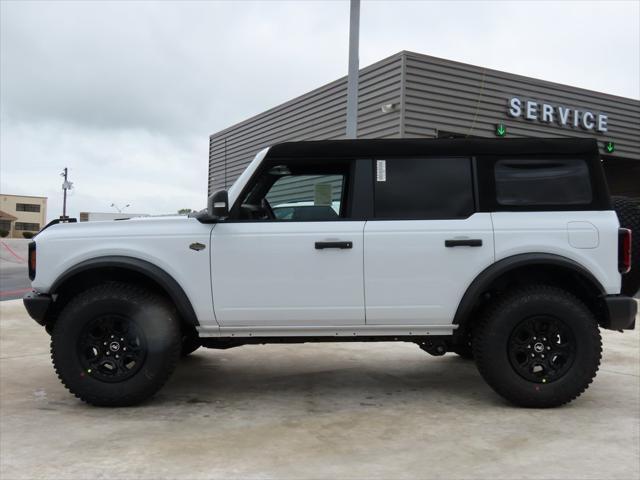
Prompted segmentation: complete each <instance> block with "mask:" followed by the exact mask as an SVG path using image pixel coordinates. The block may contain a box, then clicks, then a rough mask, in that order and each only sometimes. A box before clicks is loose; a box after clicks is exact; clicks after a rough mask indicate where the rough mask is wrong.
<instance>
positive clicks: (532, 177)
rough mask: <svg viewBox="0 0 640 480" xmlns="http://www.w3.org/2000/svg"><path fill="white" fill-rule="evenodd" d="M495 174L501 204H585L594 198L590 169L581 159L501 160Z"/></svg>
mask: <svg viewBox="0 0 640 480" xmlns="http://www.w3.org/2000/svg"><path fill="white" fill-rule="evenodd" d="M494 173H495V182H496V199H497V201H498V204H500V205H504V206H514V207H522V206H535V205H585V204H589V203H591V201H592V193H591V183H590V176H589V168H588V167H587V163H586V162H585V161H584V160H581V159H501V160H498V161H497V162H496V164H495V170H494Z"/></svg>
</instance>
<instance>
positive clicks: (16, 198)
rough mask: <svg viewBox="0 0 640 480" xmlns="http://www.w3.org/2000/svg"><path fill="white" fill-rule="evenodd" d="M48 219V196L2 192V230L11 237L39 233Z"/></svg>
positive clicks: (0, 199) (0, 202)
mask: <svg viewBox="0 0 640 480" xmlns="http://www.w3.org/2000/svg"><path fill="white" fill-rule="evenodd" d="M46 220H47V197H32V196H28V195H4V194H0V232H9V233H8V234H7V236H8V237H9V238H23V237H24V235H23V233H25V232H30V233H33V234H35V233H37V232H38V231H39V230H40V229H41V228H42V227H44V225H45V224H46Z"/></svg>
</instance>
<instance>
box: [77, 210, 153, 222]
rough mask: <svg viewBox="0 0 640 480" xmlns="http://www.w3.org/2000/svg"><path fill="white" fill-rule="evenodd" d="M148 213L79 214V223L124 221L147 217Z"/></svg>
mask: <svg viewBox="0 0 640 480" xmlns="http://www.w3.org/2000/svg"><path fill="white" fill-rule="evenodd" d="M148 216H149V214H148V213H129V212H120V213H119V212H80V221H81V222H102V221H106V220H126V219H128V218H133V217H148Z"/></svg>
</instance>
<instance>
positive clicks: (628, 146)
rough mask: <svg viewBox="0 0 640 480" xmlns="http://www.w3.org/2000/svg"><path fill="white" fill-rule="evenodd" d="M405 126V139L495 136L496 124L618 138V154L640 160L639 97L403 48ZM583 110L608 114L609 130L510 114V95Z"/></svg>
mask: <svg viewBox="0 0 640 480" xmlns="http://www.w3.org/2000/svg"><path fill="white" fill-rule="evenodd" d="M405 55H406V69H407V71H406V75H405V76H406V84H405V85H404V88H405V97H406V100H405V109H404V129H405V134H406V136H407V137H423V136H426V137H432V136H436V135H437V131H438V130H441V131H447V132H453V133H458V134H462V135H469V136H478V137H494V136H495V134H494V129H495V125H496V124H497V123H503V124H504V125H505V126H506V127H507V136H509V137H567V138H571V137H574V138H575V137H589V138H596V139H597V140H598V141H599V145H600V148H601V152H602V153H604V151H603V150H602V149H603V144H604V141H608V140H612V141H614V142H615V145H616V151H615V154H614V155H615V156H616V157H621V158H628V159H633V160H640V101H638V100H633V99H630V98H623V97H618V96H615V95H608V94H604V93H599V92H593V91H590V90H585V89H581V88H576V87H571V86H567V85H561V84H557V83H552V82H547V81H544V80H537V79H533V78H529V77H524V76H520V75H514V74H510V73H505V72H499V71H496V70H490V69H486V68H482V67H476V66H473V65H467V64H463V63H458V62H453V61H450V60H443V59H439V58H434V57H430V56H427V55H421V54H417V53H411V52H405ZM514 96H516V97H518V98H520V99H521V100H535V101H537V102H538V103H549V104H552V105H554V106H558V105H560V106H563V107H568V108H577V109H578V110H581V111H585V110H588V111H591V112H594V113H596V114H597V113H606V114H607V117H608V131H607V132H605V133H595V132H593V133H592V132H588V131H586V130H583V129H581V128H572V127H561V126H560V125H558V124H545V123H542V122H538V121H530V120H525V119H524V118H522V117H520V118H512V117H509V116H508V114H507V103H508V101H509V99H510V98H511V97H514Z"/></svg>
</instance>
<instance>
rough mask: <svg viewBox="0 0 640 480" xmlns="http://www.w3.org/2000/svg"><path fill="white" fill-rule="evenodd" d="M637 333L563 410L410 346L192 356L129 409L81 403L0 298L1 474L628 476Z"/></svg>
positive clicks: (636, 408) (30, 325)
mask: <svg viewBox="0 0 640 480" xmlns="http://www.w3.org/2000/svg"><path fill="white" fill-rule="evenodd" d="M638 333H639V331H638V330H635V331H633V332H631V333H625V334H619V333H614V332H603V334H604V360H603V364H602V366H601V369H600V372H599V375H598V377H597V378H596V380H595V383H594V384H593V385H592V386H591V388H590V389H589V390H587V392H586V394H584V395H583V396H582V397H580V398H579V399H578V400H577V401H575V402H573V403H572V404H570V405H568V406H566V407H564V408H558V409H554V410H524V409H519V408H515V407H511V406H510V405H507V404H505V402H503V401H502V400H501V399H500V398H499V397H498V396H497V395H496V394H494V393H493V392H492V391H491V390H490V389H489V388H488V387H487V386H486V385H485V384H484V382H483V381H482V379H481V378H480V376H479V375H478V373H477V371H476V368H475V366H474V365H473V363H472V362H467V361H464V360H461V359H459V358H457V357H456V356H454V355H446V356H444V357H439V358H433V357H430V356H428V355H427V354H426V353H423V352H422V351H421V350H419V349H418V348H417V347H416V346H414V345H410V344H401V343H400V344H393V343H379V344H357V343H354V344H309V345H288V346H287V345H273V346H247V347H241V348H236V349H231V350H227V351H213V350H203V351H198V352H196V353H195V354H194V355H193V356H192V357H191V358H188V359H185V360H184V361H183V362H182V363H181V365H180V366H179V368H178V370H177V372H176V373H175V374H174V376H173V377H172V379H171V380H170V382H169V383H168V384H167V385H166V386H165V388H164V389H163V390H162V391H161V392H160V393H159V394H158V395H157V396H156V397H155V398H154V399H153V400H152V401H151V402H148V403H147V404H145V405H143V406H140V407H137V408H126V409H102V408H95V407H89V406H86V405H84V404H83V403H81V402H80V401H78V400H76V399H75V398H74V397H72V396H71V395H69V394H68V392H67V391H66V390H65V389H64V388H63V387H62V385H61V384H60V383H59V381H58V380H57V378H56V377H55V375H54V373H53V370H52V367H51V363H50V359H49V353H48V350H49V346H48V336H47V335H46V333H45V332H44V330H43V329H41V328H40V327H38V326H37V325H36V324H35V323H34V322H33V321H31V320H30V319H28V318H27V315H26V314H25V312H24V311H23V309H22V305H21V303H20V301H7V302H2V303H0V335H1V336H0V392H1V393H0V413H1V420H0V434H1V435H0V457H1V458H0V460H1V462H0V478H2V479H3V480H9V479H20V478H64V479H72V478H83V479H85V478H107V479H111V478H122V479H124V478H144V479H159V478H180V479H200V478H224V479H229V478H258V479H265V478H284V479H294V478H295V479H298V478H362V479H373V478H384V479H388V478H493V479H513V478H556V479H558V478H572V479H574V478H593V479H601V478H607V479H609V478H625V479H627V478H628V479H638V478H639V477H640V460H639V459H640V363H639V349H640V346H639V334H638Z"/></svg>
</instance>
